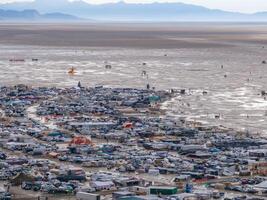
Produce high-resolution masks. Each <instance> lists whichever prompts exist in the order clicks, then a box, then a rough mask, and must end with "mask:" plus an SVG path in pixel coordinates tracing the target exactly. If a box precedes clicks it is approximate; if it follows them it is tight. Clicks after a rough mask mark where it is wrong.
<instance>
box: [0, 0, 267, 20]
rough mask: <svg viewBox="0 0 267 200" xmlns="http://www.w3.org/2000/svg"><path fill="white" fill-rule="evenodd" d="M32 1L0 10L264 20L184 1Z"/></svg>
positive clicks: (107, 17) (88, 15)
mask: <svg viewBox="0 0 267 200" xmlns="http://www.w3.org/2000/svg"><path fill="white" fill-rule="evenodd" d="M53 2H55V0H36V1H33V2H17V3H6V4H0V9H5V10H6V9H8V10H16V11H22V10H27V9H32V10H37V11H38V12H40V13H66V14H68V15H72V16H77V17H79V18H84V19H86V18H87V19H94V20H107V21H226V22H227V21H230V22H231V21H267V12H259V13H253V14H244V13H239V12H229V11H223V10H219V9H209V8H206V7H204V6H197V5H191V4H185V3H179V2H178V3H155V2H154V3H141V4H140V3H139V4H138V3H125V2H122V1H120V2H117V3H106V4H89V3H86V2H84V1H81V0H79V1H73V2H70V1H68V0H56V2H57V3H53Z"/></svg>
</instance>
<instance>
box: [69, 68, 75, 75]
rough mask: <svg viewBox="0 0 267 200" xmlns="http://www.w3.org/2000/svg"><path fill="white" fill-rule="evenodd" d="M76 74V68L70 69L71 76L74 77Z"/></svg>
mask: <svg viewBox="0 0 267 200" xmlns="http://www.w3.org/2000/svg"><path fill="white" fill-rule="evenodd" d="M75 73H76V71H75V69H74V67H72V68H70V69H69V72H68V74H69V75H74V74H75Z"/></svg>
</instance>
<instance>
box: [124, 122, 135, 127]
mask: <svg viewBox="0 0 267 200" xmlns="http://www.w3.org/2000/svg"><path fill="white" fill-rule="evenodd" d="M123 128H127V129H131V128H133V123H130V122H126V123H124V124H123Z"/></svg>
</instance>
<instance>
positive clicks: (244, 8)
mask: <svg viewBox="0 0 267 200" xmlns="http://www.w3.org/2000/svg"><path fill="white" fill-rule="evenodd" d="M14 1H27V0H0V2H1V3H7V2H14ZM28 1H29V0H28ZM56 1H57V0H55V2H56ZM84 1H87V2H88V3H93V4H101V3H107V2H118V1H121V0H84ZM124 1H125V2H128V3H151V2H183V3H190V4H195V5H201V6H205V7H208V8H212V9H222V10H226V11H235V12H243V13H254V12H260V11H267V0H124Z"/></svg>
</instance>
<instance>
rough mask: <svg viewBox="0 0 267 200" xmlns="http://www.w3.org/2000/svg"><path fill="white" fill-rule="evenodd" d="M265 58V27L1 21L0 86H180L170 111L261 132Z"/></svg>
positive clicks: (263, 131) (265, 129)
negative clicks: (186, 91)
mask: <svg viewBox="0 0 267 200" xmlns="http://www.w3.org/2000/svg"><path fill="white" fill-rule="evenodd" d="M265 45H266V47H265ZM17 58H19V59H25V62H15V63H14V62H9V59H17ZM32 58H38V59H39V61H38V62H32V61H31V59H32ZM263 60H267V26H266V25H265V24H222V23H220V24H207V23H203V24H196V23H187V24H185V23H184V24H183V23H176V24H175V23H171V24H104V23H102V24H93V23H92V24H41V25H38V24H0V84H1V85H14V84H16V83H25V84H29V85H33V86H58V87H65V86H67V87H69V86H75V85H76V84H77V83H78V81H81V83H82V84H83V85H86V86H95V85H107V86H112V87H138V88H144V87H145V86H146V84H147V83H150V84H151V86H155V87H156V89H170V88H186V89H190V95H186V96H184V97H183V98H181V99H174V100H173V101H170V102H168V103H167V104H166V105H165V106H166V109H167V110H168V113H169V114H170V115H173V116H178V117H181V116H182V117H186V118H188V119H190V120H197V121H202V122H204V123H208V124H215V125H220V124H222V125H225V126H227V127H232V128H237V129H242V130H248V131H253V132H260V133H261V134H266V133H267V124H266V123H265V121H266V115H267V113H266V110H267V101H266V100H264V98H263V97H262V96H260V95H259V94H260V93H261V90H267V75H266V74H267V65H265V64H262V61H263ZM143 63H146V65H143ZM106 64H111V65H112V69H110V70H106V69H105V65H106ZM221 65H223V68H221ZM71 67H74V68H76V70H77V73H76V74H75V76H69V75H68V73H67V72H68V70H69V69H70V68H71ZM143 70H145V71H147V74H148V77H144V76H142V75H141V73H142V71H143ZM203 90H205V91H207V92H208V94H207V95H205V96H203V95H202V91H203ZM215 115H220V119H214V116H215Z"/></svg>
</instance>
